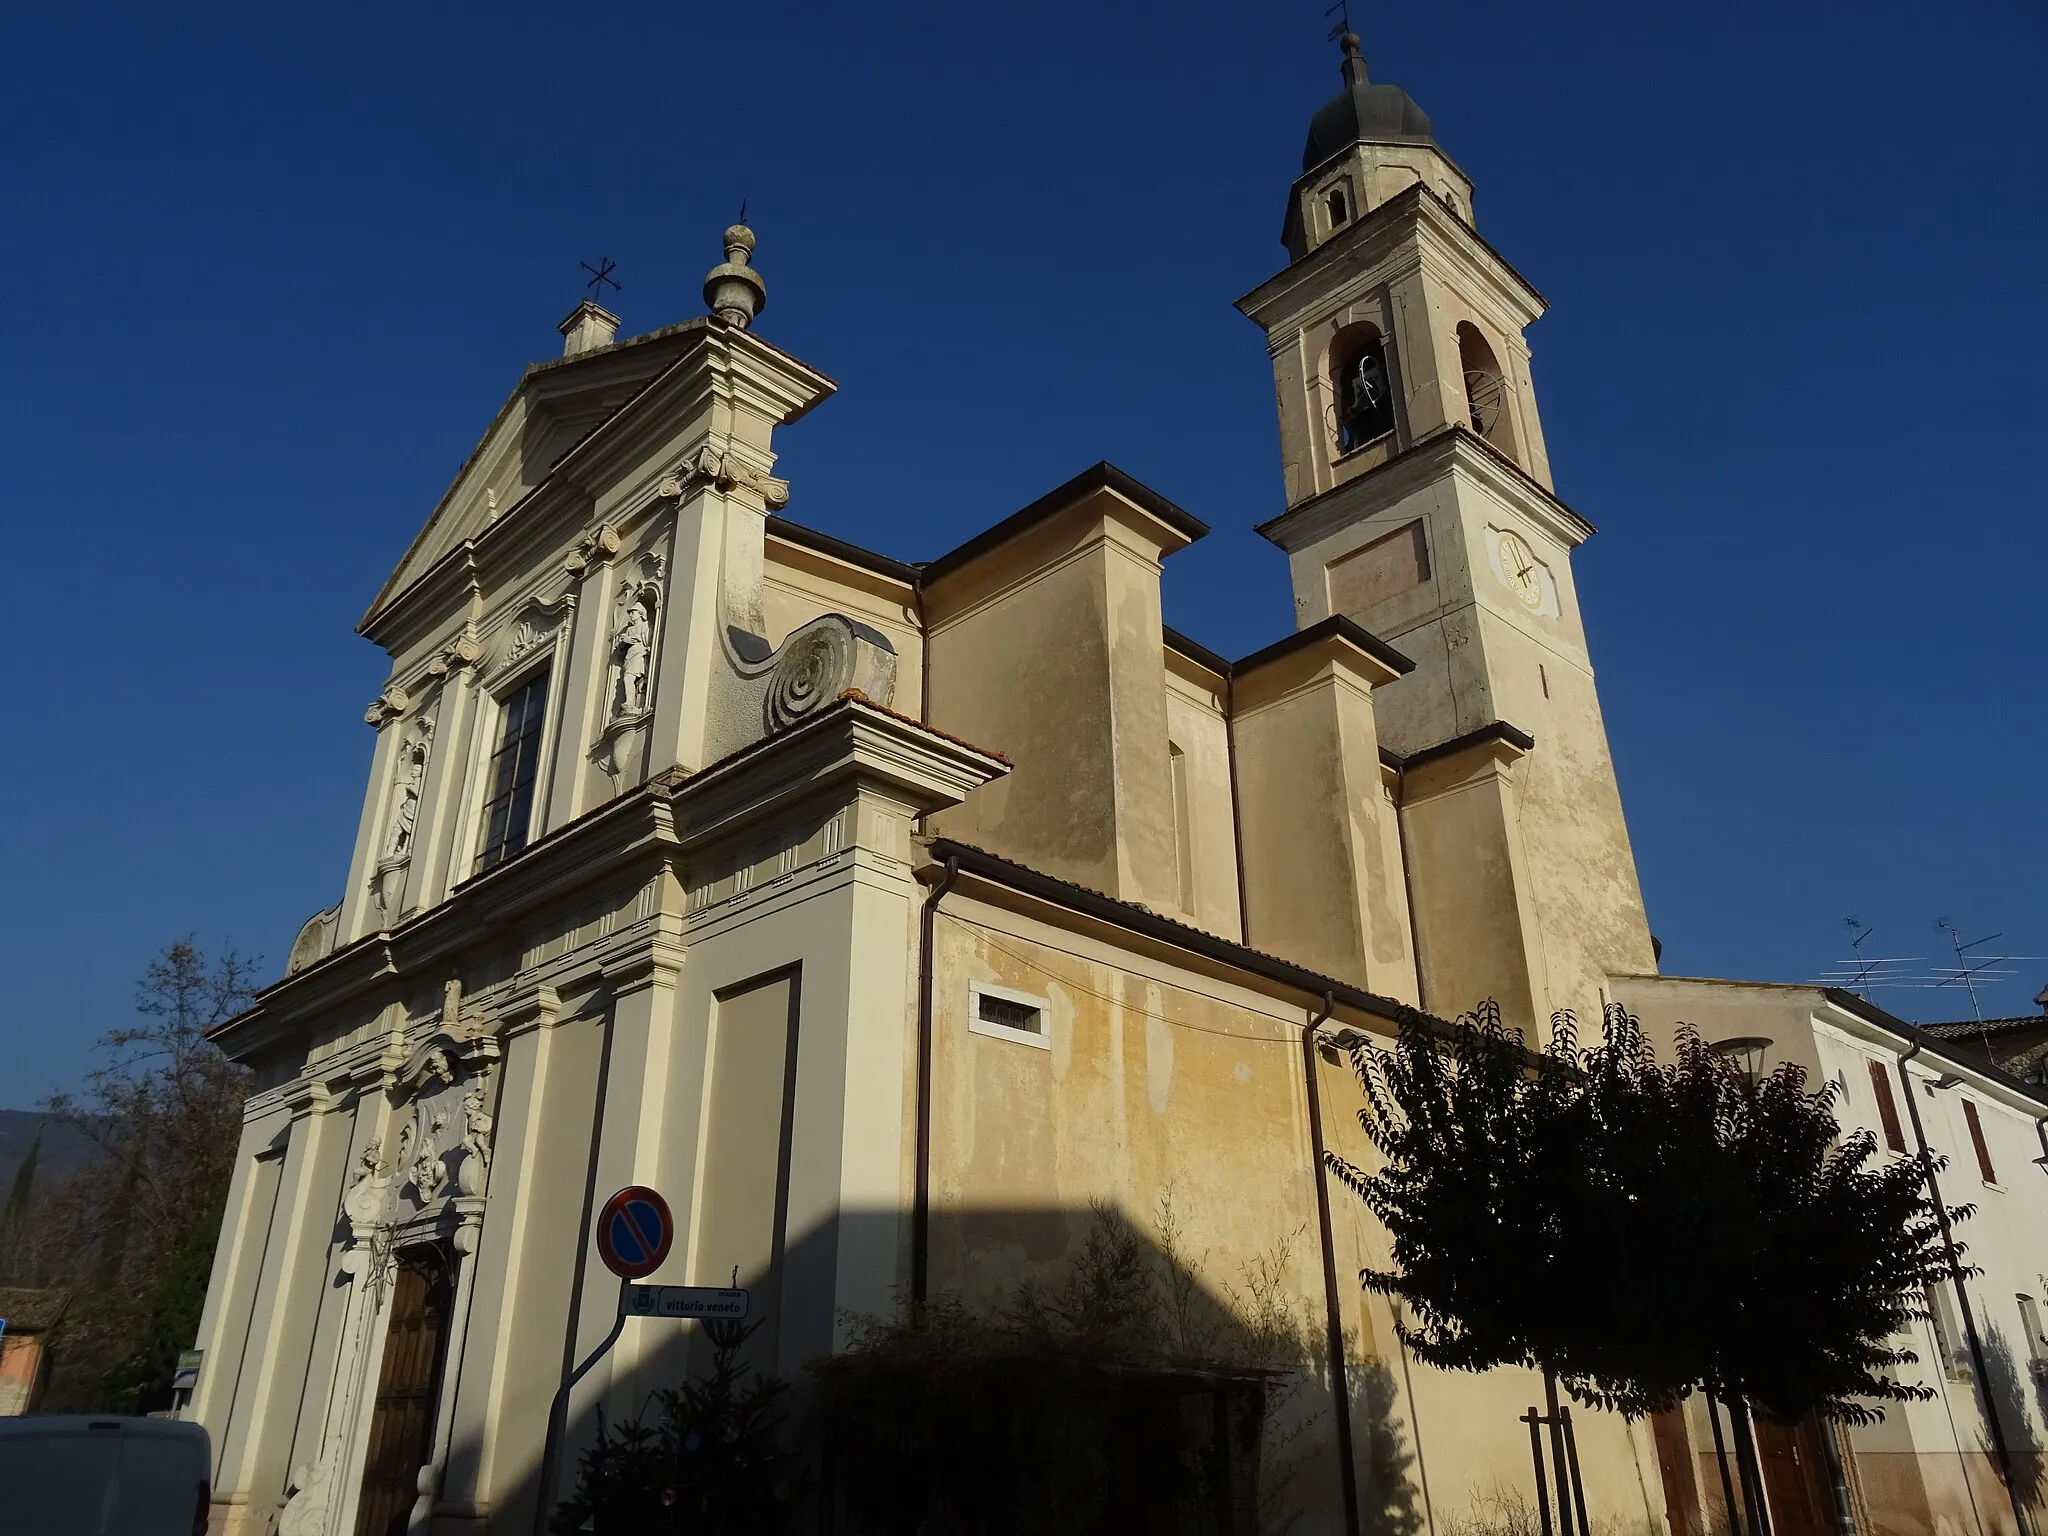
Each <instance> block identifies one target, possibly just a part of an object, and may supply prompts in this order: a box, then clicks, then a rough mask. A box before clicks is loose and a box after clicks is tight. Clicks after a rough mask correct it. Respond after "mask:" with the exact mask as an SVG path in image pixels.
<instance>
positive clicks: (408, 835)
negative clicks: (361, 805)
mask: <svg viewBox="0 0 2048 1536" xmlns="http://www.w3.org/2000/svg"><path fill="white" fill-rule="evenodd" d="M433 744H434V721H433V718H432V717H431V716H426V715H423V716H421V717H420V718H419V719H418V720H416V721H414V722H413V724H412V725H411V726H410V727H409V728H408V729H407V731H406V733H405V740H404V741H403V743H401V744H400V746H399V749H398V771H397V773H396V775H395V776H394V779H393V783H392V786H391V787H392V794H393V796H394V804H393V805H392V808H391V827H390V830H389V831H387V832H386V833H385V835H384V859H383V862H386V863H389V862H394V861H396V860H400V859H406V858H410V857H411V855H412V845H413V839H414V837H415V836H417V835H418V832H419V818H420V796H421V795H422V794H423V793H424V792H425V790H426V784H427V759H428V756H429V754H430V752H431V749H432V747H433Z"/></svg>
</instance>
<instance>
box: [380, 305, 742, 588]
mask: <svg viewBox="0 0 2048 1536" xmlns="http://www.w3.org/2000/svg"><path fill="white" fill-rule="evenodd" d="M706 325H707V322H706V321H705V320H690V321H685V322H684V323H683V324H681V325H673V326H669V327H668V328H666V329H665V330H659V331H651V332H649V333H648V334H647V335H645V336H636V337H633V338H632V339H631V340H628V341H622V342H619V343H618V344H616V345H614V346H609V347H600V348H598V349H597V350H595V351H592V352H585V353H581V354H579V355H578V356H575V357H565V358H562V359H560V360H559V361H555V362H547V363H535V364H533V365H532V366H531V367H529V368H528V369H527V370H526V372H525V373H524V374H523V375H521V377H520V380H519V383H518V385H517V387H516V388H514V389H513V391H512V394H511V396H510V398H508V399H507V400H506V401H505V403H504V405H503V406H501V407H500V408H499V410H498V414H497V416H496V417H495V418H493V419H492V422H491V425H490V427H489V429H488V430H487V431H485V433H484V435H483V438H482V440H481V441H480V442H479V443H478V444H477V445H476V448H475V449H474V450H473V451H472V452H471V453H470V455H469V458H468V459H467V460H466V461H465V462H464V463H463V466H462V468H461V470H460V471H459V472H458V473H457V474H456V476H455V483H454V484H453V485H451V486H449V488H448V490H447V493H446V494H445V495H443V496H442V498H441V500H440V503H439V504H438V505H437V506H436V507H435V508H434V511H433V515H432V516H430V517H429V518H428V519H427V522H426V526H425V527H423V528H422V529H421V530H420V531H419V534H418V536H417V537H416V538H414V540H413V541H412V547H411V548H409V549H407V550H406V552H405V555H404V557H403V558H402V559H401V560H400V561H399V562H398V568H397V569H396V570H394V571H393V572H392V573H391V576H390V579H389V580H387V581H386V582H385V583H384V586H383V588H382V590H380V591H379V592H378V593H377V597H376V600H375V601H374V602H372V603H371V604H370V610H369V614H366V615H365V616H364V620H363V626H362V627H364V628H367V627H368V625H369V622H370V618H371V617H372V616H374V615H375V614H377V613H378V612H379V611H381V610H382V609H383V608H384V607H386V606H387V605H388V604H389V603H390V602H391V601H392V600H393V599H394V598H396V597H397V596H398V594H399V593H401V592H403V591H405V590H406V589H407V588H408V587H410V586H412V585H413V583H414V582H416V581H418V580H419V579H420V578H421V577H422V576H424V575H426V573H427V572H428V571H430V570H432V569H433V568H434V567H435V566H436V565H438V564H439V563H440V562H441V561H442V560H443V559H445V558H446V557H447V556H448V553H449V552H450V551H451V550H455V549H458V548H460V547H461V546H462V544H463V543H464V542H465V541H466V540H469V539H473V538H475V537H476V536H477V535H478V534H479V533H481V532H482V531H483V530H484V529H485V528H487V527H489V526H490V525H491V524H492V523H493V522H495V521H497V519H499V518H501V517H503V516H504V515H505V514H506V513H508V512H509V511H511V510H512V508H513V507H515V506H516V505H518V503H519V502H520V500H521V499H522V498H523V497H525V496H526V495H527V494H529V493H530V492H531V491H533V490H534V489H535V488H536V487H538V486H539V485H540V484H541V483H542V482H543V481H545V480H546V479H547V477H548V475H549V473H550V472H551V471H552V470H553V469H554V466H555V465H556V464H557V463H559V462H560V461H561V459H562V456H563V455H564V454H566V453H567V452H568V451H569V450H570V449H572V448H574V447H575V446H576V445H577V444H578V443H580V442H582V441H583V440H584V439H585V438H586V437H588V436H589V435H590V434H591V433H592V432H594V431H596V430H597V429H598V428H599V427H600V426H602V425H604V423H605V422H607V421H609V420H611V418H612V417H614V416H616V415H617V414H618V413H619V412H620V411H621V410H623V409H624V408H625V406H626V405H627V404H628V402H630V401H631V400H632V399H633V398H634V396H636V395H638V394H639V393H640V391H641V390H643V389H645V388H646V387H647V386H648V385H649V384H650V383H652V382H653V381H654V380H655V379H656V378H659V377H660V376H661V375H662V374H663V373H665V372H666V371H667V370H668V369H669V368H670V367H671V366H672V365H673V364H674V363H675V361H676V359H677V358H679V357H681V356H682V355H683V354H684V353H685V352H687V351H688V350H689V349H690V348H691V347H692V346H693V345H695V344H696V343H697V341H698V339H699V338H700V337H701V336H702V335H703V333H704V330H705V327H706Z"/></svg>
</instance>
